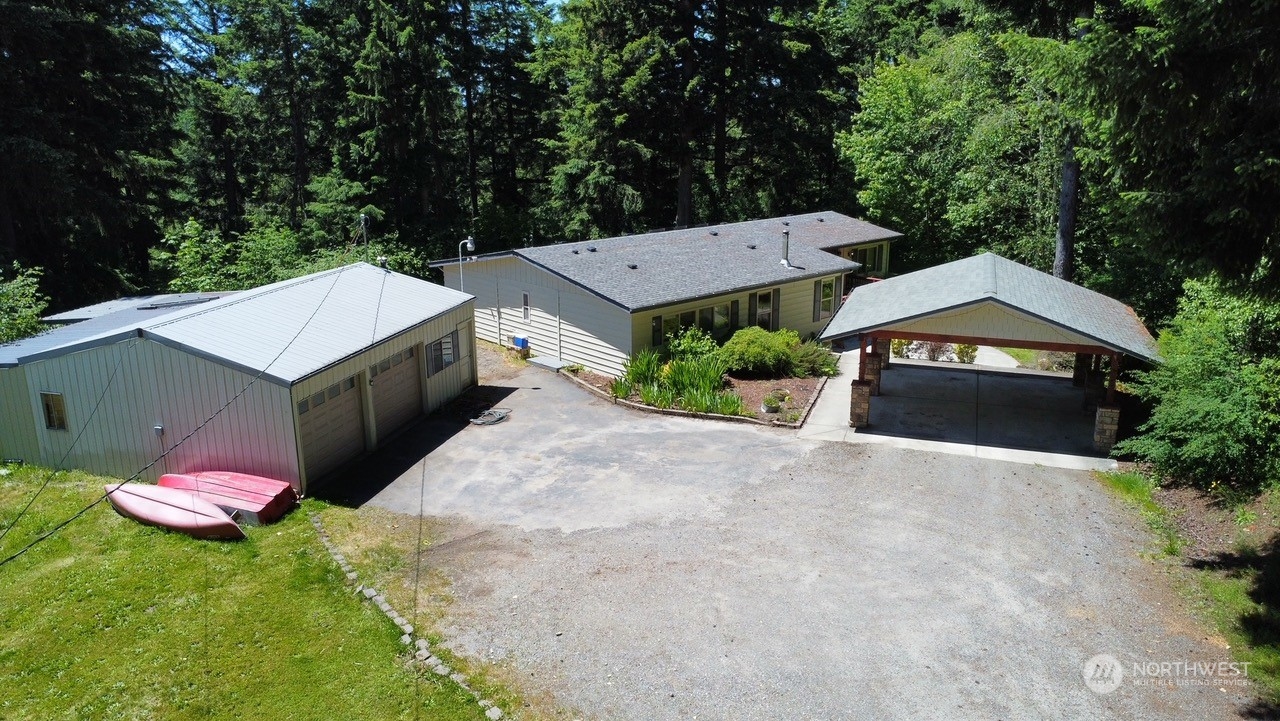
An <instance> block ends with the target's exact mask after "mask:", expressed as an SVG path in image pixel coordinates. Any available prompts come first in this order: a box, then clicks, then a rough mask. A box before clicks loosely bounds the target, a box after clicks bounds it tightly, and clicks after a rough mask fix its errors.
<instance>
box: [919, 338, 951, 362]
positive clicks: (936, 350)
mask: <svg viewBox="0 0 1280 721" xmlns="http://www.w3.org/2000/svg"><path fill="white" fill-rule="evenodd" d="M919 348H920V351H921V352H922V353H924V357H925V358H928V359H929V360H931V361H940V360H948V359H949V358H950V357H951V344H950V343H942V342H939V341H936V340H926V341H921V342H920V345H919Z"/></svg>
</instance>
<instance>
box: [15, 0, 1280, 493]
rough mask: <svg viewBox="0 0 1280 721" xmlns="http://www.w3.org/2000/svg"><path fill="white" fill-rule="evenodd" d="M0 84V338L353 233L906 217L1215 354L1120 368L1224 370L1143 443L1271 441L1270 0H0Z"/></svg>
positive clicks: (414, 260)
mask: <svg viewBox="0 0 1280 721" xmlns="http://www.w3.org/2000/svg"><path fill="white" fill-rule="evenodd" d="M0 94H2V96H3V97H4V98H5V102H4V104H3V106H0V273H3V277H0V280H3V281H5V283H4V285H3V289H2V295H3V296H4V298H5V312H6V313H8V314H10V315H11V316H15V317H16V320H15V321H13V322H10V323H8V324H6V328H7V329H9V328H16V329H18V330H14V331H9V330H6V332H8V333H10V334H11V335H12V334H20V333H22V332H27V331H29V330H30V329H31V328H32V327H34V326H33V325H32V324H31V319H32V318H34V316H35V315H36V314H38V313H39V311H40V309H41V308H43V306H44V304H43V303H42V302H41V300H42V297H47V298H49V299H50V300H51V306H52V307H54V308H64V307H70V306H74V305H77V304H82V303H85V302H89V301H96V300H101V299H104V298H107V297H112V296H115V295H118V294H121V293H137V292H144V291H153V290H164V289H171V290H201V289H213V288H236V287H246V286H250V285H255V284H258V283H262V282H267V281H271V280H275V279H278V278H282V277H288V276H291V275H296V274H298V273H301V272H304V271H305V270H307V269H310V268H317V267H324V266H326V265H333V264H336V263H341V262H346V261H347V260H351V259H357V258H360V257H363V254H364V253H365V252H366V250H365V249H364V247H363V245H362V244H363V243H364V242H365V241H366V240H367V241H368V243H369V244H370V245H371V246H372V247H373V249H374V250H373V252H376V253H378V254H383V255H387V256H389V257H390V258H391V259H392V260H391V262H392V264H393V266H394V267H396V268H397V269H400V270H403V271H406V272H410V273H418V274H423V273H425V266H424V261H425V260H428V259H433V258H440V257H448V256H449V255H451V254H453V253H455V252H456V249H457V246H458V242H459V241H460V240H462V239H464V238H466V237H468V236H473V237H474V238H475V239H476V243H477V245H478V250H479V252H490V251H496V250H502V249H505V248H510V247H517V246H522V245H531V244H543V243H550V242H556V241H562V240H579V239H583V238H588V237H599V236H604V235H614V234H621V233H630V232H637V231H646V230H650V229H654V228H661V227H672V226H685V225H691V224H700V223H715V222H721V221H734V220H742V219H749V218H758V217H769V216H775V215H780V214H785V213H791V212H809V211H814V210H822V209H830V210H835V211H840V212H844V213H848V214H851V215H855V216H858V217H863V218H867V219H869V220H871V221H873V222H877V223H880V224H882V225H885V226H888V227H891V228H893V229H895V230H899V231H901V232H903V233H904V234H905V235H906V239H905V240H903V241H902V242H901V243H899V244H898V245H897V249H896V251H895V268H894V270H895V271H898V272H902V271H905V270H911V269H914V268H918V267H923V266H926V265H930V264H933V263H937V262H941V261H947V260H952V259H956V258H960V257H965V256H968V255H970V254H972V253H974V252H977V251H982V250H991V251H994V252H997V253H1000V254H1002V255H1005V256H1006V257H1010V258H1013V259H1016V260H1019V261H1022V262H1026V263H1029V264H1031V265H1033V266H1035V267H1038V268H1041V269H1043V270H1046V271H1049V270H1053V271H1054V272H1056V273H1057V274H1058V275H1060V276H1062V277H1067V278H1070V279H1073V280H1075V281H1076V282H1080V283H1082V284H1084V285H1087V286H1089V287H1092V288H1095V289H1097V290H1100V291H1102V292H1105V293H1108V294H1110V295H1113V296H1116V297H1119V298H1121V299H1123V300H1125V301H1126V302H1128V303H1130V304H1132V305H1134V307H1135V308H1136V309H1137V310H1138V312H1139V313H1140V315H1142V316H1143V318H1144V319H1145V320H1146V321H1147V322H1148V324H1149V325H1150V326H1151V327H1152V328H1153V329H1154V328H1159V327H1163V326H1166V325H1168V326H1169V327H1170V329H1171V330H1170V332H1171V333H1172V334H1173V336H1174V337H1181V338H1183V342H1184V347H1195V346H1194V344H1192V343H1191V342H1190V341H1189V340H1187V339H1188V338H1200V339H1202V340H1203V339H1208V342H1210V343H1213V344H1216V347H1218V348H1219V349H1223V348H1225V351H1224V354H1223V355H1222V357H1221V358H1217V359H1216V360H1214V361H1213V362H1212V363H1209V362H1208V361H1206V362H1199V363H1193V364H1190V365H1179V363H1178V357H1176V356H1174V357H1171V358H1170V360H1171V362H1170V363H1169V364H1168V367H1167V368H1166V369H1162V370H1161V371H1159V372H1160V373H1164V374H1166V377H1164V379H1163V380H1161V378H1160V377H1154V378H1149V379H1147V381H1146V384H1145V385H1143V384H1139V385H1137V386H1136V388H1137V389H1139V392H1147V393H1148V394H1150V395H1151V397H1152V398H1154V399H1156V400H1160V399H1162V398H1164V395H1162V393H1164V394H1166V395H1167V391H1160V390H1159V388H1160V386H1159V383H1161V382H1163V383H1166V384H1170V383H1172V384H1173V385H1172V386H1169V387H1176V388H1183V387H1185V386H1187V385H1193V384H1194V385H1198V386H1199V387H1205V385H1206V384H1210V385H1214V384H1216V385H1223V384H1225V385H1223V387H1224V392H1228V391H1229V392H1230V393H1234V394H1235V395H1236V396H1239V395H1240V394H1241V393H1244V394H1245V396H1244V397H1239V398H1235V400H1231V399H1222V398H1214V399H1209V398H1207V396H1206V395H1204V394H1202V395H1201V396H1198V397H1196V398H1193V399H1191V400H1190V401H1188V403H1189V404H1190V405H1188V406H1187V407H1186V408H1183V411H1182V412H1183V413H1184V415H1180V416H1175V417H1172V418H1167V419H1165V420H1164V421H1162V422H1164V423H1167V424H1168V425H1169V433H1167V434H1166V436H1167V437H1166V438H1165V441H1164V443H1165V445H1163V446H1159V447H1155V448H1145V449H1138V450H1140V451H1142V452H1143V453H1144V454H1146V455H1147V456H1148V457H1151V458H1157V457H1161V456H1160V454H1161V453H1164V454H1165V455H1166V456H1168V455H1169V454H1174V455H1176V453H1175V451H1177V452H1181V451H1178V450H1177V449H1181V448H1183V447H1184V446H1185V445H1186V444H1185V442H1183V441H1181V440H1179V438H1178V437H1176V436H1177V433H1190V434H1192V435H1194V433H1195V432H1196V431H1195V429H1197V428H1201V429H1212V430H1214V432H1220V433H1225V434H1226V435H1227V436H1228V437H1227V438H1226V439H1225V440H1224V442H1226V443H1228V445H1231V444H1236V446H1239V447H1236V446H1233V447H1232V449H1229V452H1228V453H1227V454H1226V455H1225V456H1220V457H1218V458H1217V466H1215V467H1217V468H1221V469H1227V471H1228V472H1231V473H1235V474H1236V475H1240V473H1239V469H1240V468H1241V464H1242V463H1246V461H1247V463H1248V464H1250V465H1249V468H1250V469H1251V470H1250V471H1249V475H1250V478H1251V479H1252V481H1256V480H1257V479H1259V478H1266V477H1274V474H1275V471H1276V466H1275V464H1276V459H1277V458H1280V448H1278V447H1277V446H1276V443H1277V442H1276V441H1275V440H1273V439H1274V438H1276V437H1277V436H1280V433H1276V431H1280V411H1277V401H1278V400H1280V382H1277V381H1276V380H1275V376H1276V374H1275V373H1270V372H1263V370H1260V369H1265V368H1272V369H1274V368H1275V366H1274V359H1275V358H1276V357H1277V355H1278V354H1277V352H1276V350H1275V341H1276V340H1280V338H1277V337H1275V336H1276V331H1275V322H1276V320H1277V318H1278V316H1277V314H1276V311H1275V309H1276V305H1275V303H1274V300H1273V299H1274V297H1275V294H1276V291H1277V290H1280V267H1277V265H1276V264H1275V263H1274V262H1273V258H1274V257H1275V255H1276V250H1277V242H1278V238H1280V236H1278V235H1277V224H1278V222H1280V6H1277V5H1274V4H1270V3H1256V2H1248V1H1246V0H1223V1H1222V2H1218V3H1212V4H1209V3H1203V2H1200V1H1199V0H1107V1H1104V2H1082V1H1080V0H1030V1H1028V2H1020V1H1015V0H985V1H980V0H932V1H924V0H775V1H774V2H768V3H759V2H739V3H730V2H723V0H708V1H705V2H695V1H694V0H564V2H548V1H547V0H448V1H447V2H446V1H445V0H112V1H111V2H107V1H105V0H46V1H39V0H34V1H27V2H20V1H18V2H15V1H13V0H0ZM1186 283H1190V285H1187V286H1186V287H1185V289H1184V284H1186ZM1180 308H1181V310H1182V313H1181V314H1179V309H1180ZM1224 308H1231V309H1233V310H1232V314H1230V315H1228V314H1227V312H1226V311H1225V310H1222V309H1224ZM1241 314H1243V315H1241ZM24 319H25V320H24ZM24 323H25V325H24ZM1196 333H1199V334H1200V335H1199V336H1196V335H1195V334H1196ZM1179 334H1181V335H1179ZM1174 346H1176V343H1174V341H1170V347H1174ZM1215 364H1216V365H1215ZM1268 364H1270V365H1268ZM1169 374H1182V375H1169ZM1143 389H1145V390H1143ZM1211 401H1212V402H1211ZM1224 403H1225V404H1228V405H1230V404H1231V403H1234V404H1235V405H1230V407H1224V406H1223V404H1224ZM1206 404H1207V405H1206ZM1214 404H1217V405H1214ZM1210 406H1212V407H1210ZM1246 412H1247V414H1248V415H1247V417H1246V418H1245V419H1244V420H1242V421H1240V418H1241V414H1244V413H1246ZM1215 414H1216V415H1215ZM1224 416H1230V417H1231V418H1232V419H1234V420H1237V421H1240V422H1239V423H1237V424H1236V425H1230V424H1227V426H1225V427H1226V428H1227V430H1223V427H1221V426H1222V419H1223V417H1224ZM1159 419H1160V415H1159V414H1157V416H1156V421H1158V420H1159ZM1156 421H1153V423H1154V422H1156ZM1241 423H1242V424H1243V425H1240V424H1241ZM1215 424H1216V425H1215ZM1175 427H1176V428H1177V429H1181V430H1177V433H1175V432H1174V431H1175ZM1187 429H1190V430H1187ZM1150 430H1151V431H1152V432H1151V433H1149V434H1148V436H1147V441H1148V442H1153V443H1154V442H1157V441H1153V440H1152V439H1153V438H1156V439H1158V438H1159V437H1160V436H1159V432H1158V431H1159V429H1150ZM1241 444H1244V445H1247V446H1248V447H1247V448H1246V447H1244V445H1241ZM1242 459H1244V460H1242ZM1259 459H1260V460H1259ZM1166 460H1167V463H1165V466H1166V467H1167V468H1170V469H1174V468H1177V469H1178V470H1179V471H1180V472H1186V470H1187V469H1188V468H1190V469H1192V470H1194V469H1195V468H1197V467H1199V466H1198V465H1197V464H1198V463H1199V461H1198V460H1196V459H1195V458H1192V459H1190V460H1188V459H1187V458H1181V457H1179V458H1172V459H1166ZM1252 481H1251V482H1252Z"/></svg>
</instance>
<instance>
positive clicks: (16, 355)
mask: <svg viewBox="0 0 1280 721" xmlns="http://www.w3.org/2000/svg"><path fill="white" fill-rule="evenodd" d="M471 299H472V296H470V295H467V294H466V293H460V292H458V291H456V290H451V289H449V288H446V287H444V286H442V285H436V284H435V283H429V282H427V281H425V280H419V279H417V278H412V277H410V276H407V275H402V274H400V273H396V272H393V271H389V270H384V269H382V268H378V267H375V266H372V265H369V264H368V263H355V264H353V265H348V266H344V267H342V268H337V269H335V270H327V271H323V272H320V273H313V274H311V275H307V276H303V277H301V278H294V279H291V280H286V281H281V282H279V283H273V284H271V285H265V286H262V287H260V288H254V289H252V290H246V291H242V292H240V293H236V294H234V295H229V296H226V297H223V298H220V299H216V300H211V301H209V302H207V303H202V304H200V305H198V306H184V307H182V308H180V309H177V310H174V309H173V308H162V309H151V310H141V309H138V308H131V309H128V310H124V311H117V312H114V313H110V314H108V315H104V316H101V317H98V318H95V319H91V320H86V321H83V322H81V323H76V324H73V325H70V326H64V327H62V328H58V329H55V330H53V331H50V332H49V333H45V334H42V335H39V336H36V337H34V338H29V339H26V341H20V342H19V343H16V344H11V345H8V346H0V365H10V366H12V365H18V364H19V363H25V362H29V361H35V360H40V359H43V358H50V357H55V356H58V355H63V354H65V353H71V352H74V351H77V350H82V349H85V348H90V347H93V346H95V345H102V344H104V343H110V342H115V341H118V340H121V339H123V338H127V337H130V336H137V335H141V336H142V337H145V338H149V339H151V340H154V341H157V342H159V343H164V344H165V345H169V346H172V347H175V348H180V349H182V350H184V351H187V352H189V353H192V354H194V355H199V356H202V357H205V358H209V359H210V360H213V361H214V362H217V363H223V364H226V365H230V366H233V367H237V368H240V369H241V370H245V371H247V372H251V373H258V372H263V376H264V377H265V378H267V379H270V380H272V381H274V382H276V383H280V384H284V385H288V384H292V383H294V382H295V381H298V380H300V379H302V378H305V377H306V376H308V375H311V374H312V373H314V372H316V371H318V370H322V369H324V368H327V367H328V366H331V365H333V364H334V363H337V362H338V361H341V360H343V359H345V358H347V357H349V356H352V355H354V354H356V353H359V352H361V351H363V350H364V349H365V348H368V347H369V346H371V345H374V344H376V343H379V342H381V341H383V340H386V339H388V338H390V337H392V336H395V335H397V334H399V333H401V332H403V331H406V330H408V329H410V328H412V327H414V326H416V325H419V324H421V323H423V322H425V321H427V320H430V319H432V318H435V317H437V316H439V315H442V314H444V313H447V312H449V311H451V310H453V309H455V308H457V307H458V306H460V305H462V304H464V303H466V302H468V301H470V300H471ZM277 356H278V357H277Z"/></svg>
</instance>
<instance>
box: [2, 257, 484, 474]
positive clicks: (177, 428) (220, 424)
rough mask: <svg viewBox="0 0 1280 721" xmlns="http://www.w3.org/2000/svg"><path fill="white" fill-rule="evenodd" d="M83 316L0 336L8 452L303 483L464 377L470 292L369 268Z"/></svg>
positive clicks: (114, 469) (449, 395)
mask: <svg viewBox="0 0 1280 721" xmlns="http://www.w3.org/2000/svg"><path fill="white" fill-rule="evenodd" d="M84 310H86V311H90V312H87V313H81V314H74V313H73V314H71V315H70V316H68V315H67V314H64V315H63V316H59V317H58V319H64V318H66V319H71V318H73V317H74V318H77V319H79V320H77V322H73V323H71V324H69V325H65V326H62V327H60V328H57V329H55V330H52V331H50V332H48V333H45V334H42V335H39V336H36V337H34V338H28V339H26V340H23V341H19V342H18V343H14V344H10V345H7V346H0V453H2V454H3V456H4V457H5V458H10V459H23V460H25V461H27V462H31V463H38V464H41V465H46V466H50V467H55V468H73V467H74V468H84V469H86V470H90V471H93V472H96V473H103V474H107V475H113V476H119V477H129V476H132V475H133V474H135V473H137V472H138V471H139V470H140V469H144V468H146V470H145V471H144V473H143V475H142V477H143V478H145V479H148V480H152V479H154V478H156V477H157V476H159V475H160V474H163V473H181V472H188V471H197V470H231V471H241V472H245V473H254V474H258V475H264V476H270V477H275V478H280V479H283V480H288V481H290V482H292V483H294V484H295V485H296V486H297V487H298V489H299V490H300V491H302V492H305V491H306V487H307V483H308V481H315V480H316V479H319V478H322V477H324V476H325V475H328V474H330V473H332V472H333V471H334V470H336V469H338V468H339V467H341V466H342V465H343V464H345V463H347V462H349V461H350V460H352V459H354V458H356V457H358V456H360V455H361V454H363V453H365V452H367V451H371V450H374V449H375V448H377V446H378V444H379V443H381V442H385V441H386V440H387V438H388V437H389V436H391V435H392V434H394V433H395V432H396V431H398V430H399V429H401V428H403V427H404V426H405V425H406V424H408V423H410V422H412V421H413V420H414V419H416V418H418V417H419V416H420V415H422V414H423V413H429V412H431V411H433V410H435V409H437V408H439V407H440V406H442V405H443V404H445V403H447V402H448V401H450V400H452V399H453V398H455V397H457V396H458V395H459V394H460V393H462V392H463V391H465V390H466V389H467V388H470V387H471V386H473V385H475V382H476V365H475V363H476V362H475V354H474V346H475V331H474V326H473V316H474V311H473V304H472V298H471V296H468V295H465V294H463V293H460V292H457V291H454V290H450V289H448V288H444V287H442V286H439V285H436V284H433V283H428V282H426V281H423V280H418V279H416V278H411V277H409V276H405V275H401V274H399V273H394V272H391V271H388V270H385V269H382V268H377V267H374V266H371V265H368V264H366V263H356V264H354V265H349V266H345V267H343V268H338V269H335V270H331V271H325V272H321V273H316V274H313V275H309V276H305V277H302V278H297V279H294V280H289V281H283V282H280V283H275V284H272V285H268V286H263V287H261V288H256V289H253V290H249V291H243V292H239V293H233V294H220V295H217V294H210V295H200V294H194V295H182V296H158V297H150V298H138V299H123V300H121V301H113V302H112V303H111V304H110V308H109V309H107V311H108V312H104V313H96V312H93V311H92V309H84ZM148 464H151V465H150V466H149V467H148Z"/></svg>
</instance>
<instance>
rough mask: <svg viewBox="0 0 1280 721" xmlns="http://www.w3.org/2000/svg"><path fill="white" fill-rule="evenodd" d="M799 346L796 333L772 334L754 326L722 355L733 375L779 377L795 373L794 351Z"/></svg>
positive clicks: (737, 335)
mask: <svg viewBox="0 0 1280 721" xmlns="http://www.w3.org/2000/svg"><path fill="white" fill-rule="evenodd" d="M799 344H800V336H799V335H798V334H797V333H796V332H795V331H793V330H786V329H783V330H779V331H775V332H773V333H770V332H769V331H767V330H765V329H763V328H758V327H756V326H751V327H750V328H743V329H742V330H740V331H738V332H737V333H734V334H733V337H732V338H730V339H729V340H728V341H727V342H726V343H725V344H724V345H723V346H721V347H720V352H719V354H718V355H719V356H720V358H721V359H722V360H723V361H724V362H725V365H726V367H728V369H729V370H730V371H731V372H734V373H747V374H752V375H763V376H775V377H776V376H783V375H787V374H788V373H789V372H790V371H791V349H792V348H794V347H795V346H797V345H799Z"/></svg>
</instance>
